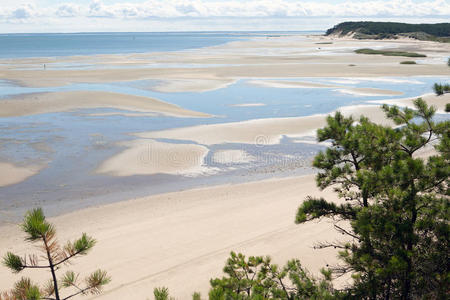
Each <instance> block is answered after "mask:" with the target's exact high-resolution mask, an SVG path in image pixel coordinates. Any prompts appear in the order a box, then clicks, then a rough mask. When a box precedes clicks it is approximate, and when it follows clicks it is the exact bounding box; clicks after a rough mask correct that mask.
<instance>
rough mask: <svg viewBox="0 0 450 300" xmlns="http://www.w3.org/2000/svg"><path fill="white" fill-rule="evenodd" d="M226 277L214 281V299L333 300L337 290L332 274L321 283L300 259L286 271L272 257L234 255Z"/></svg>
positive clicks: (291, 262)
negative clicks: (333, 287) (332, 281)
mask: <svg viewBox="0 0 450 300" xmlns="http://www.w3.org/2000/svg"><path fill="white" fill-rule="evenodd" d="M224 273H225V274H226V276H224V277H222V278H215V279H212V280H211V290H210V292H209V299H210V300H222V299H236V300H247V299H252V300H254V299H331V298H332V295H333V290H332V287H331V283H330V277H329V276H328V273H327V272H326V271H324V275H325V276H324V279H322V280H320V281H319V280H317V279H315V278H313V277H312V276H311V275H310V274H309V273H308V272H307V271H305V270H304V269H303V267H302V266H301V264H300V262H299V261H298V260H291V261H289V262H288V263H287V264H286V265H285V266H284V267H283V268H280V267H278V266H277V265H275V264H272V263H271V260H270V258H269V257H261V256H250V257H249V258H248V259H247V258H246V257H245V256H244V255H243V254H240V253H239V254H236V253H234V252H231V255H230V258H228V260H227V263H226V265H225V267H224Z"/></svg>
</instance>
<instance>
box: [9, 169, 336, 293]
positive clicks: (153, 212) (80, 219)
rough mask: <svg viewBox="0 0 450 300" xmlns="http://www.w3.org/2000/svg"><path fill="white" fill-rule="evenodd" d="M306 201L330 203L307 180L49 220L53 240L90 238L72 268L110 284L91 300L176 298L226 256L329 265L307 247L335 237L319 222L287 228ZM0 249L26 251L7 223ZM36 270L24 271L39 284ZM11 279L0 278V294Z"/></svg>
mask: <svg viewBox="0 0 450 300" xmlns="http://www.w3.org/2000/svg"><path fill="white" fill-rule="evenodd" d="M307 195H313V196H324V197H326V198H327V199H330V200H331V199H335V195H334V194H333V193H331V192H320V191H318V190H317V188H315V184H314V179H313V176H306V177H297V178H285V179H272V180H266V181H262V182H254V183H245V184H238V185H225V186H217V187H210V188H202V189H194V190H190V191H182V192H176V193H170V194H163V195H158V196H152V197H146V198H142V199H135V200H130V201H126V202H121V203H117V204H112V205H105V206H102V207H93V208H89V209H85V210H81V211H76V212H73V213H70V214H66V215H62V216H58V217H55V218H51V219H50V221H52V222H54V223H55V225H56V228H57V230H58V237H59V238H58V239H59V240H60V241H65V239H73V238H76V237H78V235H79V234H80V233H81V232H87V233H89V234H90V235H92V236H94V237H95V238H96V239H97V240H98V244H97V245H96V247H95V248H94V249H93V251H92V253H91V254H90V255H88V256H86V257H82V258H80V259H78V260H77V261H76V262H75V264H74V265H73V266H72V267H73V269H75V270H82V271H83V273H87V272H89V271H92V270H94V269H96V268H103V269H105V270H107V271H108V272H109V273H110V274H111V276H112V278H113V281H112V282H111V284H109V285H108V287H107V288H106V290H105V293H103V294H102V295H100V296H98V297H95V299H130V298H133V299H147V298H151V297H152V291H153V288H154V287H159V286H167V287H169V288H170V289H171V291H172V293H173V295H174V296H175V297H176V298H177V299H188V298H189V297H190V296H191V294H192V292H194V291H200V292H202V294H203V295H206V294H207V290H208V287H209V279H210V278H211V277H214V276H221V271H222V267H223V265H224V262H225V260H226V259H227V257H228V255H229V252H230V251H242V252H243V253H245V254H247V255H270V256H271V257H273V259H274V261H275V262H277V263H284V262H285V261H286V260H288V259H290V258H294V257H296V258H300V259H301V261H302V264H303V265H304V266H305V267H307V268H309V269H310V270H311V271H312V272H314V273H315V274H317V272H318V270H319V269H320V268H321V267H323V266H324V265H326V264H332V263H334V262H336V251H335V250H314V249H313V246H314V245H315V243H317V242H320V241H326V240H328V241H333V240H335V239H337V238H338V236H337V234H336V232H335V231H334V230H333V229H332V224H330V223H328V222H326V221H323V222H320V223H317V222H312V223H309V224H304V225H295V224H294V216H295V212H296V209H297V207H298V206H299V204H300V203H301V201H302V200H304V199H305V197H306V196H307ZM2 232H3V233H5V234H2V235H1V236H0V244H1V245H5V246H4V247H3V248H2V250H3V251H15V252H17V253H19V254H23V253H25V252H27V251H29V250H30V247H29V246H28V245H27V244H26V243H25V242H23V238H22V236H23V235H22V233H20V232H19V228H18V227H17V226H15V225H7V226H4V227H2ZM38 273H39V272H33V270H32V271H30V272H28V271H27V272H25V273H24V274H26V275H30V276H31V277H32V278H33V279H35V280H37V281H39V280H40V279H41V278H42V275H38ZM16 279H18V276H14V275H11V274H10V273H9V272H8V271H6V270H5V269H2V271H1V272H0V290H4V289H7V288H9V287H10V286H11V285H12V284H13V282H14V281H15V280H16Z"/></svg>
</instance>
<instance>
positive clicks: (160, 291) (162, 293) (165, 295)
mask: <svg viewBox="0 0 450 300" xmlns="http://www.w3.org/2000/svg"><path fill="white" fill-rule="evenodd" d="M153 295H154V296H155V300H173V299H174V298H172V297H170V295H169V289H168V288H166V287H161V288H155V289H154V290H153Z"/></svg>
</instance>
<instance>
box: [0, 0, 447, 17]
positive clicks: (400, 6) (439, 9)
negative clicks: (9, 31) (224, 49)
mask: <svg viewBox="0 0 450 300" xmlns="http://www.w3.org/2000/svg"><path fill="white" fill-rule="evenodd" d="M41 13H42V14H43V15H45V16H46V17H75V16H79V17H99V18H105V17H107V18H178V17H286V16H287V17H305V16H310V17H324V16H334V17H343V16H354V17H358V16H360V17H362V16H386V17H387V16H416V17H417V16H450V2H449V1H446V0H428V1H422V2H417V1H414V2H413V1H411V0H390V1H381V0H373V1H364V2H360V1H346V2H342V3H326V2H317V1H312V0H305V1H294V2H293V1H290V0H250V1H245V2H243V1H238V0H228V1H206V0H173V1H167V0H149V1H146V2H140V3H130V2H128V1H126V0H123V2H116V3H114V4H106V3H104V2H103V1H101V0H92V1H91V2H90V3H88V4H84V5H80V4H75V3H70V2H69V3H67V2H66V4H62V5H59V6H57V7H47V8H46V9H40V11H39V13H38V12H37V10H36V6H34V5H31V4H28V5H23V4H22V5H21V6H18V7H15V8H14V7H13V8H9V12H8V10H6V12H5V11H3V13H1V12H0V15H3V16H5V15H6V16H7V18H13V19H14V18H17V19H26V18H32V17H37V16H39V15H40V14H41Z"/></svg>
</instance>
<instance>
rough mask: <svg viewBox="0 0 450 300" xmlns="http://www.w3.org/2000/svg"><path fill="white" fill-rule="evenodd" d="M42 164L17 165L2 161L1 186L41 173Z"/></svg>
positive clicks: (0, 163)
mask: <svg viewBox="0 0 450 300" xmlns="http://www.w3.org/2000/svg"><path fill="white" fill-rule="evenodd" d="M40 169H42V166H36V165H31V166H26V167H22V166H17V165H14V164H11V163H6V162H0V187H2V186H8V185H12V184H16V183H19V182H22V181H24V180H26V179H27V178H28V177H31V176H33V175H35V174H37V173H39V171H40Z"/></svg>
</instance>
